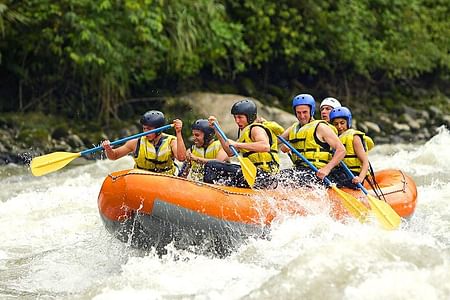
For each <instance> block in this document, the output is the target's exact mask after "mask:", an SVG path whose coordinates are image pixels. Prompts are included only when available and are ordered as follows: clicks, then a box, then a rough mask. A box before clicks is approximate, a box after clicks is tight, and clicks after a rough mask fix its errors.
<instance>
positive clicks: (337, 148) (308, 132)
mask: <svg viewBox="0 0 450 300" xmlns="http://www.w3.org/2000/svg"><path fill="white" fill-rule="evenodd" d="M315 106H316V102H315V100H314V98H313V97H312V96H311V95H309V94H300V95H297V96H295V97H294V98H293V99H292V109H293V110H294V113H295V115H296V117H297V119H298V122H296V123H294V124H293V125H292V126H291V127H289V128H288V129H286V131H285V132H284V133H283V134H282V136H283V137H284V138H285V139H287V140H288V141H289V143H290V144H291V145H292V146H293V147H294V148H295V149H296V150H298V151H299V152H300V153H301V154H302V155H303V156H304V157H305V158H306V159H308V160H309V161H310V162H311V163H312V164H313V165H314V166H315V167H316V168H317V169H318V171H317V173H316V174H314V172H313V171H312V170H311V169H310V168H309V167H308V165H307V164H306V163H305V162H304V161H303V160H302V159H301V158H300V157H298V156H297V155H295V154H292V155H291V159H292V161H293V163H294V165H295V168H294V169H286V170H283V172H282V174H281V178H282V179H283V181H285V183H287V184H295V185H308V184H311V183H321V182H322V181H321V180H318V179H317V177H318V178H320V179H322V180H323V178H324V177H325V176H328V178H329V179H330V180H331V181H332V182H334V181H335V180H334V178H335V177H336V176H335V175H337V174H335V170H334V169H333V168H334V167H336V166H337V165H338V164H339V162H340V161H341V160H342V159H343V158H344V156H345V148H344V145H342V143H341V141H340V140H339V138H338V136H337V134H336V133H335V131H334V130H333V129H332V128H331V125H330V124H329V123H328V122H326V121H324V120H314V112H315ZM333 149H334V154H332V152H333ZM281 150H282V151H283V152H288V151H289V149H288V148H287V147H286V146H284V145H283V146H282V148H281ZM314 175H315V176H314Z"/></svg>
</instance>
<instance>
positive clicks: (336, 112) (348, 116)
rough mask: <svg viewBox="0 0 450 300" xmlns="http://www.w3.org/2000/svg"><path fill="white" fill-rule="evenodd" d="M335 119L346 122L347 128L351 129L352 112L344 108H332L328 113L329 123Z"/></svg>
mask: <svg viewBox="0 0 450 300" xmlns="http://www.w3.org/2000/svg"><path fill="white" fill-rule="evenodd" d="M336 118H343V119H345V120H346V121H347V126H348V128H351V127H352V112H351V111H350V109H348V108H347V107H345V106H341V107H336V108H333V110H332V111H331V112H330V122H333V120H334V119H336Z"/></svg>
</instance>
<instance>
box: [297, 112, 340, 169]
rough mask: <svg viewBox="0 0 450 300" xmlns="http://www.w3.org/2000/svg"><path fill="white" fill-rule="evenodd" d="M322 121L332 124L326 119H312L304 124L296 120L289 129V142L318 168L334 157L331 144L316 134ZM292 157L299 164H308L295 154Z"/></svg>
mask: <svg viewBox="0 0 450 300" xmlns="http://www.w3.org/2000/svg"><path fill="white" fill-rule="evenodd" d="M320 123H323V124H325V125H327V126H330V124H329V123H328V122H326V121H323V120H312V121H310V122H309V123H308V124H305V125H303V126H301V125H300V123H298V122H296V123H294V125H293V126H292V128H291V130H290V131H289V143H291V145H292V146H293V147H294V148H295V149H297V150H298V151H299V152H300V153H301V154H302V155H303V156H304V157H305V158H306V159H307V160H309V161H310V162H311V163H312V164H313V165H314V166H316V168H318V169H320V168H322V167H323V166H325V165H326V164H327V163H328V162H329V161H330V160H331V158H332V157H333V155H332V153H331V147H330V145H328V144H327V143H325V142H322V141H320V140H319V139H318V137H317V135H316V131H317V126H319V124H320ZM330 127H331V126H330ZM335 129H336V128H335ZM291 159H292V161H293V163H294V164H295V165H297V166H298V165H302V166H307V164H306V163H305V162H303V160H302V159H301V158H300V157H298V156H297V155H295V154H293V155H292V157H291Z"/></svg>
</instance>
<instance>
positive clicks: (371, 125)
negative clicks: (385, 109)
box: [364, 121, 381, 133]
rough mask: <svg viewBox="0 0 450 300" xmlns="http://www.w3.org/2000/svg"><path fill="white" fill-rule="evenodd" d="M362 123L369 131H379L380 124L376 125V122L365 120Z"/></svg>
mask: <svg viewBox="0 0 450 300" xmlns="http://www.w3.org/2000/svg"><path fill="white" fill-rule="evenodd" d="M364 124H365V125H366V126H367V128H368V131H369V132H371V131H373V132H375V133H380V132H381V129H380V126H378V124H377V123H374V122H370V121H365V122H364Z"/></svg>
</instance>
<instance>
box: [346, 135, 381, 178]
mask: <svg viewBox="0 0 450 300" xmlns="http://www.w3.org/2000/svg"><path fill="white" fill-rule="evenodd" d="M355 135H356V136H360V137H361V139H362V142H363V147H364V150H365V151H366V153H367V152H368V151H369V150H370V149H372V148H373V146H374V143H373V140H372V139H371V138H370V137H368V136H366V134H365V133H364V132H362V131H358V130H355V129H352V128H350V129H347V130H346V131H344V132H343V133H342V134H341V135H340V136H339V139H340V140H341V142H342V144H344V147H345V150H346V152H347V153H346V154H345V157H344V163H345V164H346V165H347V167H348V168H349V169H350V170H351V171H353V172H355V173H359V172H360V171H361V161H360V160H359V158H358V157H357V156H356V153H355V148H354V147H353V140H354V138H355Z"/></svg>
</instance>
